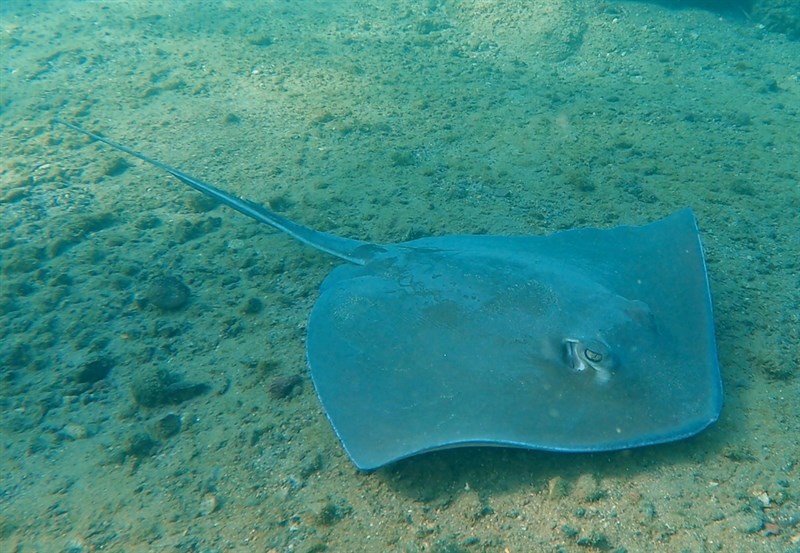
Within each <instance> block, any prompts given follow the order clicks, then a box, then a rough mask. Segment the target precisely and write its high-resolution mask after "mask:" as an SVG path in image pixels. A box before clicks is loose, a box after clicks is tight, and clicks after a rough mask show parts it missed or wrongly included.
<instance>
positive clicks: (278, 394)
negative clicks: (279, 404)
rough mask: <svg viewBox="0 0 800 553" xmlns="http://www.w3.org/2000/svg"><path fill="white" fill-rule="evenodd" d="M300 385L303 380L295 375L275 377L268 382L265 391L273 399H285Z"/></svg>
mask: <svg viewBox="0 0 800 553" xmlns="http://www.w3.org/2000/svg"><path fill="white" fill-rule="evenodd" d="M302 383H303V379H302V378H300V377H299V376H297V375H296V374H292V375H288V376H277V377H275V378H273V379H272V380H271V381H270V383H269V386H268V388H267V389H268V390H269V395H270V397H272V398H273V399H286V398H287V397H289V396H290V395H292V392H294V390H295V389H296V388H297V387H298V386H300V385H301V384H302Z"/></svg>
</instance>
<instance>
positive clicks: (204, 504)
mask: <svg viewBox="0 0 800 553" xmlns="http://www.w3.org/2000/svg"><path fill="white" fill-rule="evenodd" d="M217 507H219V501H218V500H217V496H216V495H214V494H213V493H207V494H205V495H204V496H203V499H201V500H200V510H199V511H198V513H199V514H200V516H201V517H206V516H208V515H210V514H211V513H213V512H214V511H216V510H217Z"/></svg>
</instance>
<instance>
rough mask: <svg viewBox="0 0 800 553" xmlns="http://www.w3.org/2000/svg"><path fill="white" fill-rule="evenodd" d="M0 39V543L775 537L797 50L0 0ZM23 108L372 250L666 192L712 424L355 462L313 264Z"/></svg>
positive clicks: (795, 519)
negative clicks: (704, 337)
mask: <svg viewBox="0 0 800 553" xmlns="http://www.w3.org/2000/svg"><path fill="white" fill-rule="evenodd" d="M0 25H1V26H2V28H1V29H0V30H2V32H1V33H0V49H1V51H2V65H3V67H2V71H3V73H2V78H0V94H1V96H0V110H1V111H0V129H2V132H0V149H1V151H2V152H3V154H2V160H1V161H0V414H1V415H2V416H1V417H0V447H1V449H2V453H0V550H2V551H18V552H23V553H27V552H30V551H43V552H44V551H69V552H71V553H78V552H83V551H99V550H102V551H120V552H121V551H126V552H129V551H173V550H174V551H203V552H222V551H257V552H273V551H274V552H285V551H297V552H303V553H306V552H307V553H311V552H315V551H337V552H349V551H353V552H356V551H358V552H373V551H374V552H384V551H404V552H409V553H416V552H423V551H431V552H440V553H444V552H448V553H455V552H461V551H464V552H499V553H505V552H506V551H508V552H510V553H514V552H527V551H533V552H536V551H546V552H551V551H552V552H556V551H559V552H561V551H564V552H579V551H580V552H582V551H617V552H622V551H630V552H633V551H698V552H700V551H726V552H727V551H742V552H750V551H776V552H785V551H798V550H799V549H798V548H800V488H799V487H798V480H800V479H799V478H798V470H800V469H799V468H798V465H799V464H800V444H799V443H798V442H799V441H800V438H798V436H800V407H799V406H800V378H798V373H799V371H800V368H799V367H798V363H799V362H800V361H799V359H800V355H798V351H800V336H799V335H800V320H799V319H800V314H799V313H800V311H798V306H799V305H800V292H799V290H800V277H799V276H798V275H800V267H799V266H798V255H797V252H798V251H800V189H799V188H798V180H799V177H800V117H798V115H799V114H800V63H799V62H798V61H797V60H800V42H797V41H793V40H791V39H790V38H789V37H787V36H786V35H784V34H780V33H775V32H770V30H769V29H768V28H765V27H764V25H763V24H761V23H760V22H759V21H758V20H755V19H753V18H752V17H750V18H748V17H746V16H745V15H743V14H740V13H736V12H733V13H719V12H714V11H709V10H702V9H694V8H691V7H686V8H684V9H680V10H673V9H669V8H667V7H665V6H663V5H659V4H658V3H637V2H593V1H588V0H542V1H538V2H535V3H532V2H524V1H509V2H493V1H487V0H464V1H445V0H442V1H435V0H429V1H426V2H414V1H406V0H396V1H391V2H379V1H371V0H364V1H351V0H347V1H335V2H334V1H331V2H327V1H309V0H305V1H300V2H288V1H283V0H275V1H260V2H238V1H233V0H231V1H224V2H213V1H204V0H191V1H186V2H172V1H166V0H164V1H150V2H144V1H138V0H136V1H135V0H130V1H119V2H79V1H60V2H55V1H52V2H46V1H33V2H21V1H10V2H4V3H3V5H2V7H0ZM54 117H61V118H64V119H67V120H70V121H75V122H77V123H80V124H81V125H82V126H84V127H86V128H90V129H92V130H95V131H97V132H101V133H103V134H106V135H108V136H110V137H114V138H115V139H116V140H118V141H120V142H123V143H125V144H128V145H130V146H132V147H134V148H136V149H138V150H141V151H143V152H145V153H146V154H148V155H151V156H153V157H154V158H157V159H160V160H163V161H164V162H166V163H169V164H171V165H174V166H176V167H180V168H182V169H184V170H185V171H187V172H188V173H190V174H192V175H194V176H197V177H199V178H202V179H203V180H206V181H208V182H211V183H214V184H217V185H218V186H220V187H221V188H224V189H226V190H230V191H232V192H234V193H236V194H238V195H240V196H242V197H245V198H248V199H251V200H253V201H256V202H259V203H263V204H264V205H269V206H270V207H272V208H273V209H275V210H276V211H279V212H280V213H282V214H285V215H286V216H288V217H291V218H292V219H293V220H296V221H298V222H301V223H304V224H308V225H309V226H312V227H314V228H318V229H321V230H324V231H329V232H334V233H336V234H340V235H343V236H348V237H353V238H361V239H365V240H370V241H375V242H399V241H404V240H409V239H413V238H418V237H421V236H431V235H445V234H547V233H551V232H555V231H559V230H563V229H568V228H574V227H611V226H616V225H622V224H644V223H647V222H650V221H654V220H657V219H659V218H661V217H664V216H666V215H667V214H669V213H671V212H673V211H675V210H677V209H680V208H683V207H687V206H688V207H691V208H692V209H693V210H694V212H695V214H696V216H697V218H698V222H699V226H700V230H701V235H702V239H703V243H704V247H705V251H706V258H707V263H708V272H709V278H710V281H711V290H712V295H713V299H714V307H715V319H716V320H715V322H716V332H717V340H718V347H719V356H720V364H721V366H722V374H723V383H724V387H725V404H724V407H723V412H722V416H721V419H720V420H719V421H718V422H717V423H716V424H715V425H714V426H712V427H711V428H709V429H708V430H706V431H704V432H703V433H701V434H699V435H698V436H696V437H693V438H690V439H688V440H684V441H681V442H677V443H672V444H666V445H662V446H655V447H648V448H642V449H636V450H631V451H622V452H613V453H597V454H591V455H564V454H553V453H545V452H535V451H533V452H531V451H519V450H510V449H502V448H488V449H487V448H467V449H455V450H449V451H443V452H437V453H430V454H425V455H422V456H419V457H415V458H412V459H408V460H406V461H402V462H400V463H397V464H394V465H391V466H389V467H387V468H385V469H381V470H379V471H376V472H374V473H369V474H365V473H359V472H358V471H356V470H355V468H354V467H353V466H352V464H351V463H350V461H349V459H348V458H347V456H346V455H345V453H344V451H343V450H342V448H341V446H340V444H339V443H338V441H337V439H336V436H335V434H334V433H333V431H332V430H331V427H330V425H329V424H328V421H327V420H326V418H325V415H324V413H323V411H322V409H321V406H320V403H319V401H318V399H317V397H316V395H315V393H314V389H313V387H312V385H311V382H310V379H309V376H308V371H307V368H306V362H305V343H304V339H305V325H306V322H307V319H308V314H309V312H310V310H311V308H312V306H313V305H314V302H315V300H316V298H317V296H318V288H319V285H320V283H321V282H322V280H323V279H324V277H325V275H327V274H328V272H329V271H330V270H331V269H332V268H333V267H335V266H336V265H337V264H338V263H339V262H338V261H337V260H335V259H333V258H331V257H329V256H326V255H324V254H322V253H319V252H315V251H313V250H311V249H309V248H306V247H303V246H301V245H299V244H297V243H295V242H293V241H292V240H290V239H288V238H287V237H285V236H283V235H281V234H278V233H275V232H272V231H270V230H268V229H266V228H265V227H263V226H260V225H256V224H254V223H252V222H251V221H249V220H247V219H245V218H244V217H241V216H238V215H236V214H234V213H232V212H230V211H229V210H226V209H224V208H221V207H215V206H214V205H213V204H209V203H208V202H205V201H203V200H202V199H201V198H199V195H197V194H195V193H193V192H191V191H189V190H187V189H185V187H183V185H180V184H179V183H176V182H175V181H174V179H171V178H170V177H169V176H167V175H164V174H162V173H161V172H159V171H157V170H155V169H153V168H151V167H148V166H145V165H144V164H142V163H139V162H136V161H132V160H130V159H127V158H125V157H124V156H123V155H121V154H118V153H116V152H114V151H112V150H110V149H109V148H106V147H101V146H98V145H95V144H92V143H90V141H88V140H86V139H84V138H83V137H81V136H79V135H75V134H73V133H70V132H68V131H67V130H66V129H64V128H63V127H54V126H52V125H51V121H52V119H53V118H54ZM675 408H676V409H680V406H679V405H676V406H675Z"/></svg>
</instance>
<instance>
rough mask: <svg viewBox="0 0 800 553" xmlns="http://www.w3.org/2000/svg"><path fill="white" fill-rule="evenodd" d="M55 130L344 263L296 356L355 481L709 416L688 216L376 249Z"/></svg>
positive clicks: (701, 312) (658, 435) (705, 342)
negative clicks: (452, 456)
mask: <svg viewBox="0 0 800 553" xmlns="http://www.w3.org/2000/svg"><path fill="white" fill-rule="evenodd" d="M57 122H59V123H63V124H64V125H66V126H68V127H70V128H72V129H73V130H75V131H78V132H80V133H83V134H85V135H87V136H89V137H91V138H93V139H95V140H98V141H101V142H104V143H105V144H108V145H109V146H112V147H113V148H116V149H117V150H121V151H123V152H126V153H128V154H130V155H132V156H134V157H137V158H139V159H140V160H143V161H145V162H147V163H149V164H152V165H154V166H156V167H158V168H160V169H162V170H164V171H166V172H167V173H169V174H170V175H172V176H174V177H176V178H177V179H178V180H180V181H182V182H183V183H185V184H187V185H189V186H190V187H192V188H194V189H195V190H198V191H200V192H202V193H203V194H206V195H207V196H210V197H211V198H214V199H216V200H217V201H219V202H220V203H223V204H225V205H227V206H228V207H231V208H233V209H234V210H236V211H238V212H240V213H242V214H244V215H246V216H248V217H250V218H252V219H255V220H256V221H258V222H261V223H266V224H267V225H270V226H272V227H274V228H276V229H278V230H280V231H282V232H284V233H286V234H288V235H290V236H292V237H293V238H295V239H297V240H299V241H300V242H302V243H304V244H307V245H309V246H312V247H314V248H316V249H318V250H321V251H323V252H326V253H328V254H331V255H333V256H336V257H338V258H340V259H342V260H343V261H345V262H347V263H345V264H342V265H340V266H338V267H336V268H335V269H333V270H332V271H331V272H330V274H329V275H328V276H327V277H326V278H325V280H324V282H323V283H322V286H321V289H320V294H319V299H318V300H317V302H316V304H315V305H314V308H313V310H312V312H311V316H310V320H309V322H308V331H307V344H306V346H307V360H308V365H309V368H310V372H311V378H312V380H313V383H314V387H315V388H316V391H317V395H318V397H319V399H320V402H321V403H322V406H323V409H324V411H325V413H326V414H327V416H328V419H329V420H330V423H331V425H332V426H333V428H334V430H335V432H336V434H337V436H338V437H339V440H340V441H341V443H342V445H343V446H344V449H345V450H346V452H347V454H348V455H349V456H350V458H351V459H352V461H353V463H354V464H355V465H356V467H358V468H359V469H362V470H371V469H375V468H378V467H381V466H383V465H386V464H388V463H392V462H394V461H397V460H399V459H403V458H406V457H410V456H413V455H417V454H420V453H424V452H428V451H433V450H440V449H446V448H454V447H462V446H505V447H519V448H528V449H539V450H550V451H562V452H598V451H611V450H619V449H628V448H633V447H639V446H646V445H651V444H658V443H663V442H669V441H674V440H679V439H682V438H686V437H689V436H692V435H694V434H697V433H698V432H700V431H701V430H703V429H705V428H706V427H707V426H709V425H710V424H712V423H713V422H714V421H716V420H717V418H718V416H719V413H720V410H721V407H722V384H721V379H720V370H719V363H718V359H717V349H716V345H715V338H714V323H713V315H712V307H711V295H710V291H709V284H708V277H707V271H706V265H705V259H704V255H703V248H702V245H701V242H700V235H699V231H698V228H697V223H696V220H695V217H694V215H693V213H692V211H691V210H690V209H683V210H681V211H677V212H675V213H673V214H671V215H669V216H667V217H666V218H664V219H662V220H659V221H656V222H653V223H650V224H647V225H644V226H638V227H637V226H620V227H616V228H607V229H594V228H584V229H573V230H567V231H563V232H556V233H554V234H550V235H546V236H481V235H478V236H435V237H429V238H421V239H418V240H412V241H409V242H402V243H397V244H378V243H372V242H366V241H363V240H355V239H350V238H344V237H340V236H335V235H333V234H328V233H325V232H320V231H317V230H314V229H312V228H309V227H306V226H303V225H300V224H298V223H295V222H293V221H290V220H289V219H287V218H285V217H283V216H281V215H279V214H277V213H275V212H273V211H271V210H269V209H266V208H265V207H262V206H260V205H258V204H256V203H253V202H251V201H248V200H244V199H241V198H239V197H237V196H234V195H232V194H230V193H228V192H224V191H223V190H220V189H218V188H216V187H214V186H212V185H209V184H206V183H204V182H202V181H200V180H198V179H196V178H194V177H191V176H189V175H188V174H186V173H184V172H182V171H180V170H178V169H175V168H173V167H170V166H169V165H166V164H164V163H162V162H160V161H157V160H155V159H152V158H150V157H148V156H146V155H144V154H141V153H139V152H137V151H134V150H132V149H131V148H129V147H127V146H124V145H122V144H119V143H117V142H114V141H112V140H109V139H107V138H105V137H103V136H100V135H97V134H95V133H92V132H89V131H86V130H83V129H81V128H79V127H76V126H75V125H72V124H70V123H67V122H64V121H60V120H57Z"/></svg>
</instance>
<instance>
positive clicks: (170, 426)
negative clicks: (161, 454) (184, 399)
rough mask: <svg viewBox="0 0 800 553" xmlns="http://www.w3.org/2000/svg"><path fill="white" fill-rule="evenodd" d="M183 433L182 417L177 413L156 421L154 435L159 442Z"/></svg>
mask: <svg viewBox="0 0 800 553" xmlns="http://www.w3.org/2000/svg"><path fill="white" fill-rule="evenodd" d="M180 431H181V417H180V416H179V415H176V414H175V413H169V414H168V415H164V416H163V417H161V418H160V419H158V421H156V423H155V426H154V428H153V433H154V434H155V435H156V437H157V438H158V439H159V440H166V439H167V438H171V437H172V436H175V435H176V434H178V433H179V432H180Z"/></svg>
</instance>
